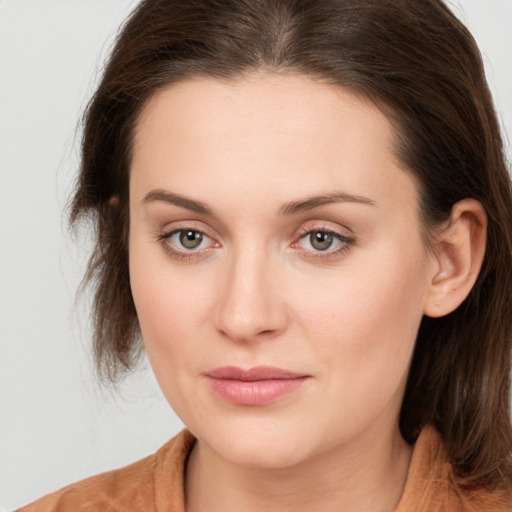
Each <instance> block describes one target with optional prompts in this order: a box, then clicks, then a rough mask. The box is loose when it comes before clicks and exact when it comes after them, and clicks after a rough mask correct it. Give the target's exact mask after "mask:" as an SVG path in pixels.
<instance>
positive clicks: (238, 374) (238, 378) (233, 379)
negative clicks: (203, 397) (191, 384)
mask: <svg viewBox="0 0 512 512" xmlns="http://www.w3.org/2000/svg"><path fill="white" fill-rule="evenodd" d="M204 375H205V376H206V377H207V378H208V380H209V382H210V385H211V388H212V389H213V391H214V392H215V393H216V394H218V395H219V396H220V397H222V398H223V399H225V400H227V401H229V402H232V403H235V404H238V405H264V404H267V403H269V402H273V401H274V400H277V399H278V398H280V397H282V396H284V395H288V394H289V393H292V392H294V391H296V390H297V389H299V388H300V387H301V386H302V385H303V384H304V383H305V382H306V381H307V380H308V379H309V378H310V377H311V376H310V375H307V374H303V373H296V372H291V371H289V370H284V369H282V368H276V367H273V366H256V367H254V368H249V369H248V370H243V369H242V368H237V367H235V366H223V367H220V368H216V369H214V370H211V371H209V372H206V373H205V374H204Z"/></svg>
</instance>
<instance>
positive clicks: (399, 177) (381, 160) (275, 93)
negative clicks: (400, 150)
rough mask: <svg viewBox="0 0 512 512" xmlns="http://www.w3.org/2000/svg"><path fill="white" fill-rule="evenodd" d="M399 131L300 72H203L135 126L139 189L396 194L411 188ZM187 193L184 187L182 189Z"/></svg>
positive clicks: (347, 95) (360, 101) (363, 103)
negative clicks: (399, 155)
mask: <svg viewBox="0 0 512 512" xmlns="http://www.w3.org/2000/svg"><path fill="white" fill-rule="evenodd" d="M394 141H395V134H394V129H393V127H392V125H391V123H390V122H389V121H388V119H387V117H386V116H385V115H384V114H383V112H382V111H381V110H380V109H379V108H378V107H377V106H376V105H375V104H374V103H372V102H371V101H370V100H367V99H365V98H362V97H360V96H358V95H356V94H354V93H353V92H350V91H348V90H346V89H344V88H341V87H336V86H332V85H328V84H325V83H322V82H320V81H318V80H313V79H311V78H309V77H304V76H297V75H283V74H270V73H261V74H258V75H254V76H251V77H244V78H241V79H237V80H231V81H219V80H215V79H212V78H195V79H191V80H188V81H184V82H181V83H178V84H174V85H172V86H169V87H168V88H166V89H163V90H161V91H159V92H158V93H157V94H155V95H154V96H153V97H152V98H151V99H150V100H149V101H148V103H147V105H146V106H145V108H144V110H143V112H142V114H141V116H140V118H139V121H138V123H137V125H136V129H135V137H134V145H133V159H132V168H131V173H132V175H131V182H132V183H131V186H132V185H133V186H136V187H137V188H141V189H146V191H147V189H150V188H156V187H160V188H166V187H168V188H171V189H173V190H175V191H177V192H181V191H182V192H189V191H190V190H195V194H199V195H202V194H204V197H202V198H201V199H204V200H206V199H208V197H209V195H211V194H212V193H213V191H214V190H215V189H216V188H218V185H219V183H222V184H223V190H224V192H226V193H232V194H246V195H249V196H250V195H254V194H256V193H258V192H261V193H262V194H263V195H265V194H268V191H266V190H265V188H266V187H267V188H268V186H269V185H271V186H272V187H273V188H272V193H273V194H275V193H276V191H281V192H282V193H281V196H283V197H281V199H282V200H283V201H286V200H287V199H290V197H285V196H293V195H294V194H302V195H303V194H304V193H307V192H308V191H310V190H311V188H315V189H323V191H325V190H329V189H331V188H333V187H334V188H336V189H340V190H344V191H346V192H348V193H354V194H360V193H362V192H363V191H364V193H365V194H364V195H368V194H370V193H374V192H376V191H378V192H379V194H381V195H382V194H386V193H388V195H391V196H392V195H395V193H396V190H394V189H395V188H396V185H398V186H402V187H403V186H406V187H408V188H410V187H411V185H412V178H411V176H410V174H409V173H405V172H403V170H402V169H401V168H400V163H399V162H398V160H397V159H396V158H395V155H394V150H393V147H394ZM179 189H183V190H179Z"/></svg>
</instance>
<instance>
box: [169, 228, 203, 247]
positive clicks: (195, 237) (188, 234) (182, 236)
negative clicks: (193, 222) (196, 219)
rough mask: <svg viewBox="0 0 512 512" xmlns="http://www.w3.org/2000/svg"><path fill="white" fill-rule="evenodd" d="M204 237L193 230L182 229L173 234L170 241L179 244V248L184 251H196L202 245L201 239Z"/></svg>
mask: <svg viewBox="0 0 512 512" xmlns="http://www.w3.org/2000/svg"><path fill="white" fill-rule="evenodd" d="M205 236H206V235H204V234H203V233H201V232H200V231H197V230H195V229H182V230H180V231H177V232H176V233H174V234H173V235H172V236H171V237H170V239H171V240H172V241H173V242H175V243H179V244H181V247H183V248H185V249H198V248H199V247H200V246H201V244H202V243H203V239H204V237H205Z"/></svg>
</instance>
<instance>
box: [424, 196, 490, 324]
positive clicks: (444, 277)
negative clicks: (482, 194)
mask: <svg viewBox="0 0 512 512" xmlns="http://www.w3.org/2000/svg"><path fill="white" fill-rule="evenodd" d="M486 238H487V215H486V213H485V210H484V207H483V206H482V204H481V203H480V202H479V201H477V200H476V199H463V200H462V201H459V202H458V203H456V204H455V205H454V206H453V208H452V212H451V215H450V220H449V222H448V224H447V226H446V227H445V228H444V229H443V230H442V231H441V232H440V234H439V235H438V236H437V239H436V240H435V242H434V244H433V259H432V266H431V267H432V270H431V275H430V283H429V289H428V293H427V297H426V300H425V306H424V314H425V315H427V316H430V317H434V318H435V317H441V316H445V315H447V314H449V313H451V312H452V311H454V310H455V309H457V308H458V307H459V306H460V304H461V303H462V302H463V301H464V299H465V298H466V297H467V296H468V294H469V292H470V291H471V288H473V285H474V284H475V282H476V280H477V277H478V274H479V272H480V269H481V267H482V262H483V259H484V254H485V244H486Z"/></svg>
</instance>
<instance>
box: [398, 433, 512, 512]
mask: <svg viewBox="0 0 512 512" xmlns="http://www.w3.org/2000/svg"><path fill="white" fill-rule="evenodd" d="M412 511H414V512H417V511H428V512H447V511H450V512H512V490H510V489H488V488H484V487H479V488H473V489H468V488H465V487H463V486H461V485H460V484H459V483H458V481H457V478H456V477H455V473H454V471H453V467H452V465H451V463H450V461H449V457H448V454H447V453H446V450H445V447H444V444H443V441H442V439H441V436H440V435H439V434H438V433H437V432H436V430H435V429H433V428H432V427H425V428H424V429H423V430H422V432H421V434H420V436H419V438H418V441H417V443H416V446H415V447H414V452H413V456H412V459H411V464H410V467H409V473H408V476H407V482H406V485H405V489H404V493H403V496H402V499H401V501H400V504H399V506H398V508H397V509H396V512H412Z"/></svg>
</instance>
